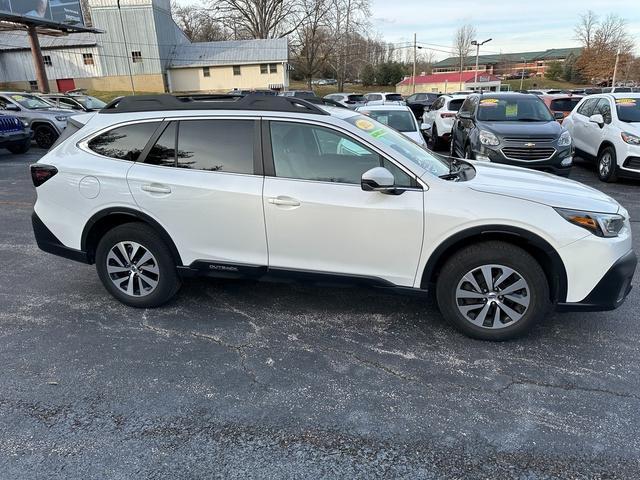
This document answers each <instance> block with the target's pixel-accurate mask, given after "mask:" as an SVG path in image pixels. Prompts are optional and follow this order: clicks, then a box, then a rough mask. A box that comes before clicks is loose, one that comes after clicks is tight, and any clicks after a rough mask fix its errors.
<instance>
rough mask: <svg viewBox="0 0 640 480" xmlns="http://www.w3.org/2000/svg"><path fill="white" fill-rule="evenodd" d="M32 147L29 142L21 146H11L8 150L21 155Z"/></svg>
mask: <svg viewBox="0 0 640 480" xmlns="http://www.w3.org/2000/svg"><path fill="white" fill-rule="evenodd" d="M30 147H31V144H30V141H29V142H25V143H22V144H20V145H11V146H10V147H7V150H9V151H10V152H11V153H13V154H14V155H20V154H23V153H27V152H28V151H29V148H30Z"/></svg>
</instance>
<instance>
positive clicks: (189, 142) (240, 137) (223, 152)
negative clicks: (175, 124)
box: [177, 120, 255, 174]
mask: <svg viewBox="0 0 640 480" xmlns="http://www.w3.org/2000/svg"><path fill="white" fill-rule="evenodd" d="M254 132H255V121H253V120H183V121H181V122H180V126H179V128H178V155H177V156H178V164H177V165H178V167H179V168H188V169H193V170H208V171H211V172H227V173H246V174H253V142H254Z"/></svg>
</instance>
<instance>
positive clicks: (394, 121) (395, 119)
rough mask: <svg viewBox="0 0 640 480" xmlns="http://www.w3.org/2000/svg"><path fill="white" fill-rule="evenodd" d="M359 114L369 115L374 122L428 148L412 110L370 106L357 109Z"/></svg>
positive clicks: (392, 106)
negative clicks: (386, 126) (393, 129)
mask: <svg viewBox="0 0 640 480" xmlns="http://www.w3.org/2000/svg"><path fill="white" fill-rule="evenodd" d="M356 111H357V112H360V113H362V114H364V115H367V116H369V117H371V118H373V119H374V120H376V121H378V122H380V123H383V124H385V125H388V126H389V127H391V128H395V129H396V130H398V131H399V132H400V133H402V134H403V135H405V136H407V137H409V138H410V139H411V140H413V141H414V142H416V143H417V144H419V145H421V146H423V147H426V146H427V143H426V142H425V140H424V136H423V135H422V131H421V130H420V125H418V121H417V120H416V117H415V116H414V115H413V112H412V111H411V109H410V108H409V107H407V106H403V105H371V106H370V105H369V104H367V106H365V107H358V108H356Z"/></svg>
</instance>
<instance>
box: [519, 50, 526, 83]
mask: <svg viewBox="0 0 640 480" xmlns="http://www.w3.org/2000/svg"><path fill="white" fill-rule="evenodd" d="M520 60H522V75H521V76H520V90H522V83H523V82H524V65H525V62H526V60H525V59H524V57H520Z"/></svg>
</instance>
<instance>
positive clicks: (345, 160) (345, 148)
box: [271, 122, 411, 187]
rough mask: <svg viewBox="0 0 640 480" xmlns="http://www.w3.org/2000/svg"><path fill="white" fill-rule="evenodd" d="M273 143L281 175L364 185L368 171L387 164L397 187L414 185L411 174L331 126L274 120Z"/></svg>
mask: <svg viewBox="0 0 640 480" xmlns="http://www.w3.org/2000/svg"><path fill="white" fill-rule="evenodd" d="M271 144H272V149H273V163H274V166H275V170H276V175H277V176H278V177H287V178H299V179H302V180H316V181H322V182H336V183H352V184H360V181H361V177H362V174H363V173H364V172H366V171H367V170H370V169H372V168H374V167H380V166H385V167H387V168H388V169H389V170H390V171H391V173H393V175H394V177H395V179H396V185H397V186H407V187H408V186H411V179H410V177H409V176H408V175H406V174H405V173H404V172H402V171H401V170H400V169H399V168H397V167H395V166H394V165H392V164H390V163H388V162H385V160H384V159H383V158H382V156H380V155H378V154H377V153H375V152H373V151H371V150H369V149H368V148H366V147H364V146H363V145H362V144H360V143H359V142H357V141H355V140H353V139H351V138H349V137H347V136H346V135H342V134H340V133H338V132H335V131H333V130H330V129H328V128H322V127H315V126H312V125H304V124H300V123H292V122H271Z"/></svg>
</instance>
